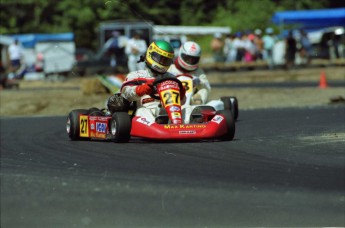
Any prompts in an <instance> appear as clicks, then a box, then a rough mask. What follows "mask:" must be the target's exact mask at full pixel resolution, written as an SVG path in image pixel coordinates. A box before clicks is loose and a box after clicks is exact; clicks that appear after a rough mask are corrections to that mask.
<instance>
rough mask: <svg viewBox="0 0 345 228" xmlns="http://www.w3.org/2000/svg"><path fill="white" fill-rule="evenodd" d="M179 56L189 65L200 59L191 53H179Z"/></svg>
mask: <svg viewBox="0 0 345 228" xmlns="http://www.w3.org/2000/svg"><path fill="white" fill-rule="evenodd" d="M181 58H182V60H183V61H184V62H186V63H188V64H190V65H194V64H197V63H198V62H199V60H200V56H191V55H186V54H184V53H182V54H181Z"/></svg>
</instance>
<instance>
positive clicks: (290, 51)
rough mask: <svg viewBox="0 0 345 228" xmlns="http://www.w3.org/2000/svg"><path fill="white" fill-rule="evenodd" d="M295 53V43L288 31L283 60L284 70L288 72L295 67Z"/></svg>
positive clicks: (290, 32)
mask: <svg viewBox="0 0 345 228" xmlns="http://www.w3.org/2000/svg"><path fill="white" fill-rule="evenodd" d="M296 51H297V42H296V39H295V38H294V37H293V33H292V30H290V31H289V35H288V37H287V38H286V40H285V60H286V65H285V66H286V69H287V70H289V69H290V68H291V67H293V66H294V65H295V56H296Z"/></svg>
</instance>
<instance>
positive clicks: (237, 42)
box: [233, 32, 246, 62]
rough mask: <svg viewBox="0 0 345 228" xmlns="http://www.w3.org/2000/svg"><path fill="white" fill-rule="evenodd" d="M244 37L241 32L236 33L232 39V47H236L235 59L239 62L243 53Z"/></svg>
mask: <svg viewBox="0 0 345 228" xmlns="http://www.w3.org/2000/svg"><path fill="white" fill-rule="evenodd" d="M245 37H246V35H245V34H243V35H242V33H241V32H237V33H236V38H235V39H234V42H233V45H234V48H235V49H236V61H237V62H240V61H242V60H243V58H244V53H245V49H244V47H245V43H244V38H245Z"/></svg>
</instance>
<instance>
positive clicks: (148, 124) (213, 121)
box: [66, 77, 235, 142]
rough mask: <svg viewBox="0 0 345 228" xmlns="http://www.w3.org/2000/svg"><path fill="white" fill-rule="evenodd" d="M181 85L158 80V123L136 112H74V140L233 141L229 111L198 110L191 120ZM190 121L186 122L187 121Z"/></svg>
mask: <svg viewBox="0 0 345 228" xmlns="http://www.w3.org/2000/svg"><path fill="white" fill-rule="evenodd" d="M181 88H182V83H181V81H180V80H178V79H177V78H175V77H165V78H160V79H156V80H155V82H154V83H153V92H152V94H151V95H150V96H151V97H153V98H155V99H159V100H160V101H161V102H160V106H161V107H159V108H160V109H161V111H160V112H159V113H158V115H157V116H156V117H155V121H148V120H147V119H146V118H145V117H142V116H138V115H135V110H123V111H116V112H114V113H112V114H110V112H109V111H105V110H100V109H97V108H91V109H76V110H72V111H71V112H70V113H69V115H68V117H67V122H66V130H67V133H68V136H69V138H70V139H71V140H82V139H98V140H112V141H114V142H128V141H129V140H130V138H131V137H140V138H144V139H152V140H232V139H233V138H234V135H235V120H234V117H233V114H232V112H231V111H230V110H219V111H216V110H215V109H214V108H213V107H212V106H207V105H204V106H202V105H201V106H200V105H199V106H198V107H195V108H194V109H193V111H192V112H191V113H189V116H188V117H187V116H185V115H186V112H184V110H183V109H182V108H181V99H180V92H181ZM186 119H187V121H186Z"/></svg>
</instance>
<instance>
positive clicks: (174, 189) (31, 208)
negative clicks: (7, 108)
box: [0, 106, 345, 228]
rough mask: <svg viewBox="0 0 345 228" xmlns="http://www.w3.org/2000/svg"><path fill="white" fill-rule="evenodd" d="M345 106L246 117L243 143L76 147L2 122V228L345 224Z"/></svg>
mask: <svg viewBox="0 0 345 228" xmlns="http://www.w3.org/2000/svg"><path fill="white" fill-rule="evenodd" d="M344 120H345V108H344V106H338V107H327V108H326V107H324V108H322V107H320V108H312V109H271V110H251V111H240V114H239V121H238V122H237V124H236V128H237V129H236V135H235V140H234V141H231V142H192V143H157V142H147V141H143V140H140V139H133V140H131V142H130V143H128V144H114V143H112V142H99V141H91V142H90V141H80V142H74V141H70V140H69V139H68V138H67V134H66V132H65V117H36V118H26V117H22V118H2V119H1V147H0V148H1V227H4V228H8V227H16V228H18V227H26V228H27V227H97V228H100V227H230V226H294V227H295V226H343V225H344V224H345V215H344V211H345V208H344V204H345V197H344V190H345V184H344V179H345V177H344V172H345V160H344V157H345V156H344V148H345V126H344V123H345V122H344Z"/></svg>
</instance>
